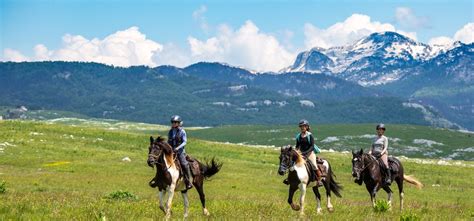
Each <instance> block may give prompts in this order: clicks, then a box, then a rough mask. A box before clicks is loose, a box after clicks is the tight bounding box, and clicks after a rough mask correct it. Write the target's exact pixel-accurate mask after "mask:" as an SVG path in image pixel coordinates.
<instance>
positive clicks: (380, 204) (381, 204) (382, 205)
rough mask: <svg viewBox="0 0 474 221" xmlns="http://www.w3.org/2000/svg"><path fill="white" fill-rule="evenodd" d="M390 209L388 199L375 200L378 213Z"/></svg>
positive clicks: (375, 209)
mask: <svg viewBox="0 0 474 221" xmlns="http://www.w3.org/2000/svg"><path fill="white" fill-rule="evenodd" d="M388 210H390V204H388V202H387V201H386V200H377V201H376V202H375V207H374V211H375V212H378V213H383V212H387V211H388Z"/></svg>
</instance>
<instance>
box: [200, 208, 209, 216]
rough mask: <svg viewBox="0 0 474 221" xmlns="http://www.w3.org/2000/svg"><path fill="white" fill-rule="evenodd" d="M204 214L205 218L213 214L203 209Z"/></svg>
mask: <svg viewBox="0 0 474 221" xmlns="http://www.w3.org/2000/svg"><path fill="white" fill-rule="evenodd" d="M202 213H203V214H204V215H205V216H209V215H211V214H210V213H209V211H207V208H203V209H202Z"/></svg>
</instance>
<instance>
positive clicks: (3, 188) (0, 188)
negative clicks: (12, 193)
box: [0, 181, 7, 193]
mask: <svg viewBox="0 0 474 221" xmlns="http://www.w3.org/2000/svg"><path fill="white" fill-rule="evenodd" d="M6 192H7V183H6V182H5V181H2V182H0V193H6Z"/></svg>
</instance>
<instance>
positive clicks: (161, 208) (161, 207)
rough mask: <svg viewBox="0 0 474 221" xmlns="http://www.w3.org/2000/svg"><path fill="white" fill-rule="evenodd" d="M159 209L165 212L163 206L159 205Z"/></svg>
mask: <svg viewBox="0 0 474 221" xmlns="http://www.w3.org/2000/svg"><path fill="white" fill-rule="evenodd" d="M160 210H161V211H163V213H165V214H166V211H165V207H163V206H160Z"/></svg>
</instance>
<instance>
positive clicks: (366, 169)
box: [352, 149, 423, 211]
mask: <svg viewBox="0 0 474 221" xmlns="http://www.w3.org/2000/svg"><path fill="white" fill-rule="evenodd" d="M389 165H390V168H391V169H392V174H391V175H392V177H391V180H393V181H395V182H396V183H397V185H398V192H399V194H400V211H401V210H403V181H407V182H408V183H409V184H413V185H415V186H416V187H417V188H419V189H420V188H421V187H423V184H422V183H421V182H420V181H418V180H416V179H415V178H413V177H411V176H407V175H404V174H403V172H404V171H403V166H402V163H401V162H400V161H399V160H398V159H396V158H393V157H389ZM352 176H353V177H355V181H354V182H355V183H357V184H359V185H362V182H364V183H365V187H366V188H367V191H368V192H369V194H370V199H371V201H372V204H373V206H374V207H375V194H376V193H377V191H379V189H380V188H382V189H383V190H385V192H387V194H388V204H389V205H390V206H391V205H392V190H391V189H390V186H388V185H385V183H384V182H383V179H382V174H381V170H380V165H379V162H378V160H377V159H375V157H373V156H372V155H370V154H368V153H364V152H363V150H362V149H360V151H359V152H357V153H356V152H354V151H352Z"/></svg>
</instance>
